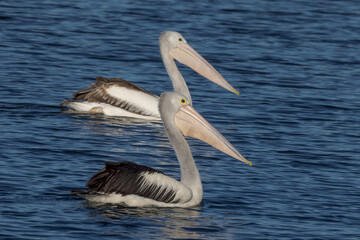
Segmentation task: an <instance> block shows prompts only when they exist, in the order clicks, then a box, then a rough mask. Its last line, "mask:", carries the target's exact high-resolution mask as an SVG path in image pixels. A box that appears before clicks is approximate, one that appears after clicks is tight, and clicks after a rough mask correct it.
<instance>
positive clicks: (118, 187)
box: [72, 92, 251, 207]
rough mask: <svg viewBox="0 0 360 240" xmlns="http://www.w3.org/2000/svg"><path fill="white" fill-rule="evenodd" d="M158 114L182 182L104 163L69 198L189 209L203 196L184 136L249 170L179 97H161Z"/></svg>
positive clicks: (138, 167)
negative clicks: (233, 159)
mask: <svg viewBox="0 0 360 240" xmlns="http://www.w3.org/2000/svg"><path fill="white" fill-rule="evenodd" d="M159 111H160V115H161V118H162V120H163V123H164V126H165V129H166V131H167V133H168V135H169V139H170V142H171V143H172V145H173V147H174V150H175V153H176V156H177V159H178V161H179V164H180V172H181V181H177V180H175V179H173V178H171V177H169V176H166V175H165V174H163V173H162V172H160V171H157V170H155V169H152V168H150V167H146V166H142V165H137V164H136V163H133V162H106V163H105V168H103V169H102V170H100V171H99V172H98V173H96V174H95V175H94V176H93V177H92V178H91V179H90V181H89V182H88V183H87V184H86V186H87V188H88V189H87V190H73V191H72V194H75V195H79V196H82V197H84V198H85V199H87V200H89V201H94V202H100V203H113V204H125V205H127V206H137V207H140V206H158V207H192V206H195V205H198V204H199V203H200V202H201V200H202V196H203V189H202V183H201V179H200V174H199V171H198V169H197V167H196V165H195V161H194V158H193V156H192V154H191V151H190V148H189V145H188V143H187V141H186V140H185V137H184V136H188V137H194V138H198V139H200V140H202V141H204V142H206V143H208V144H210V145H211V146H213V147H215V148H217V149H219V150H220V151H222V152H224V153H226V154H228V155H230V156H232V157H234V158H236V159H238V160H240V161H243V162H245V163H247V164H249V165H250V166H251V162H249V161H247V160H246V159H245V158H244V157H243V156H242V155H241V154H240V153H239V152H238V151H237V150H236V149H235V148H234V146H233V145H231V143H230V142H229V141H227V140H226V138H225V137H224V136H222V135H221V134H220V133H219V132H218V131H217V130H216V129H215V128H214V127H213V126H212V125H211V124H210V123H209V122H207V121H206V120H205V119H204V118H203V117H202V116H201V115H200V114H199V113H198V112H197V111H196V110H195V109H194V108H193V107H192V106H191V104H190V102H189V99H187V97H186V96H185V95H183V94H181V93H175V92H172V93H163V94H161V96H160V102H159Z"/></svg>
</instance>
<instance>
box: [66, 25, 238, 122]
mask: <svg viewBox="0 0 360 240" xmlns="http://www.w3.org/2000/svg"><path fill="white" fill-rule="evenodd" d="M159 46H160V53H161V57H162V60H163V62H164V65H165V68H166V71H167V73H168V75H169V77H170V79H171V81H172V84H173V87H174V91H175V92H179V93H182V94H183V95H185V96H186V97H187V99H188V101H189V103H190V105H191V96H190V92H189V89H188V87H187V85H186V82H185V80H184V78H183V76H182V75H181V73H180V71H179V69H178V68H177V66H176V63H175V60H177V61H178V62H180V63H182V64H185V65H186V66H188V67H190V68H191V69H193V70H194V71H195V72H197V73H199V74H200V75H202V76H204V77H205V78H207V79H209V80H211V81H212V82H214V83H216V84H218V85H220V86H222V87H223V88H225V89H227V90H229V91H232V92H234V93H236V94H239V92H238V91H236V90H235V89H234V88H233V87H232V86H231V85H230V84H229V83H228V82H227V81H226V80H225V79H224V78H223V77H222V76H221V74H220V73H219V72H218V71H216V70H215V68H214V67H212V66H211V65H210V64H209V63H208V62H207V61H206V60H205V59H204V58H203V57H202V56H201V55H200V54H199V53H197V52H196V51H195V50H194V49H193V48H192V47H191V46H190V45H189V44H188V43H187V42H186V40H185V38H184V37H183V36H182V35H181V34H180V33H178V32H172V31H166V32H163V33H162V34H161V35H160V38H159ZM73 96H74V98H73V99H71V100H65V101H63V102H62V103H61V104H60V105H61V106H66V107H69V108H71V109H73V110H75V111H78V112H88V113H102V114H105V115H109V116H125V117H134V118H143V119H152V120H160V113H159V110H158V104H159V96H157V95H155V94H153V93H150V92H148V91H146V90H145V89H143V88H141V87H138V86H137V85H135V84H133V83H131V82H128V81H126V80H124V79H121V78H109V79H108V78H104V77H97V78H96V82H95V83H93V85H92V86H91V87H90V88H86V89H82V90H79V91H77V92H75V93H74V94H73Z"/></svg>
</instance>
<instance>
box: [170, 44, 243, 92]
mask: <svg viewBox="0 0 360 240" xmlns="http://www.w3.org/2000/svg"><path fill="white" fill-rule="evenodd" d="M169 54H170V56H171V57H172V58H174V59H175V60H177V61H178V62H180V63H182V64H184V65H186V66H188V67H189V68H191V69H192V70H194V71H195V72H197V73H198V74H200V75H201V76H203V77H205V78H207V79H209V80H210V81H212V82H214V83H216V84H218V85H220V86H221V87H223V88H225V89H227V90H229V91H231V92H234V93H236V94H237V95H239V92H238V91H236V90H235V89H234V88H233V87H232V86H231V85H230V84H229V83H228V82H227V81H226V80H225V79H224V78H223V76H221V74H220V73H219V72H218V71H216V70H215V68H214V67H213V66H211V65H210V63H208V62H207V61H206V60H205V59H204V58H203V57H202V56H201V55H200V54H199V53H197V52H196V51H195V50H194V49H193V48H192V47H191V46H190V45H189V44H188V43H184V44H179V45H178V46H177V47H176V48H174V49H172V50H171V51H170V52H169Z"/></svg>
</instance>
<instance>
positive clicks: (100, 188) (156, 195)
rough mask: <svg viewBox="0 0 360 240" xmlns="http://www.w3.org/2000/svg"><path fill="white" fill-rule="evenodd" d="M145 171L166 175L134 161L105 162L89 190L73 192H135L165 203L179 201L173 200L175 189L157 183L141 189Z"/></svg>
mask: <svg viewBox="0 0 360 240" xmlns="http://www.w3.org/2000/svg"><path fill="white" fill-rule="evenodd" d="M144 172H146V173H157V174H162V175H165V174H164V173H162V172H160V171H157V170H155V169H153V168H150V167H147V166H143V165H138V164H136V163H133V162H105V168H103V169H101V170H100V171H99V172H97V173H96V174H95V175H94V176H93V177H92V178H91V179H90V180H89V182H88V183H87V184H86V187H88V190H87V191H85V192H84V191H73V194H78V193H80V194H84V193H85V194H97V193H104V194H110V193H117V194H121V195H123V196H126V195H129V194H135V195H138V196H142V197H146V198H150V199H154V200H156V201H160V202H165V203H170V202H172V203H176V202H177V201H173V200H174V198H175V196H176V191H175V190H170V191H169V190H167V189H164V188H163V187H162V186H161V185H157V184H151V185H150V186H149V187H147V188H142V189H141V186H142V184H143V183H144V180H145V179H144V177H143V176H142V173H144ZM165 176H166V175H165Z"/></svg>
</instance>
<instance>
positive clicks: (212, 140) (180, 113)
mask: <svg viewBox="0 0 360 240" xmlns="http://www.w3.org/2000/svg"><path fill="white" fill-rule="evenodd" d="M159 110H160V114H161V118H162V119H163V121H164V126H165V127H166V128H167V130H168V132H171V131H169V128H177V129H178V130H179V131H180V132H181V133H182V134H183V135H184V136H186V137H193V138H197V139H199V140H201V141H203V142H206V143H207V144H209V145H211V146H213V147H214V148H217V149H218V150H220V151H222V152H224V153H226V154H228V155H230V156H232V157H234V158H236V159H238V160H240V161H242V162H244V163H247V164H249V165H250V166H251V165H252V164H251V162H249V161H248V160H246V159H245V158H244V157H243V156H242V155H241V154H240V153H239V152H238V151H237V150H236V149H235V147H234V146H233V145H232V144H231V143H230V142H229V141H228V140H227V139H226V138H225V137H224V136H223V135H222V134H221V133H219V132H218V131H217V130H216V129H215V128H214V127H213V126H212V125H211V124H210V123H209V122H208V121H206V119H205V118H203V117H202V116H201V115H200V114H199V113H198V112H197V111H196V110H195V109H194V108H193V107H192V106H191V105H190V103H189V101H188V99H187V98H186V97H185V96H184V95H183V94H181V93H175V92H168V93H163V94H161V96H160V103H159Z"/></svg>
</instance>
